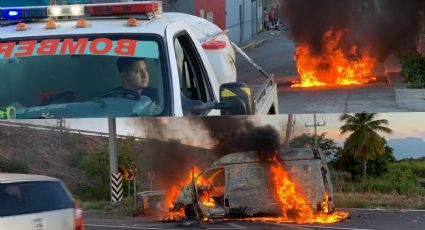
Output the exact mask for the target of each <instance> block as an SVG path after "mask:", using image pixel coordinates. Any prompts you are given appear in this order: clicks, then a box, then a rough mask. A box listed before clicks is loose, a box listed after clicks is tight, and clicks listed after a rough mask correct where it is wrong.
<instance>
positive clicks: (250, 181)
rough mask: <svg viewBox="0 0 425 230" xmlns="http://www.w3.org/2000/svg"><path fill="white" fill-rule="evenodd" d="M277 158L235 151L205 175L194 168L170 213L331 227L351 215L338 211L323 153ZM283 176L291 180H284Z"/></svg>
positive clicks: (282, 153)
mask: <svg viewBox="0 0 425 230" xmlns="http://www.w3.org/2000/svg"><path fill="white" fill-rule="evenodd" d="M274 155H275V156H274V157H270V156H269V157H264V156H262V154H259V152H256V151H253V152H240V153H233V154H229V155H226V156H224V157H222V158H221V159H219V160H218V161H217V162H215V163H213V164H212V165H211V166H210V167H209V168H207V169H205V170H203V171H202V172H199V171H197V170H195V169H192V172H191V180H190V182H189V183H187V184H186V185H185V186H183V187H181V189H180V191H179V192H178V193H177V194H174V197H173V199H172V204H170V212H171V215H175V217H177V216H179V215H180V217H183V218H184V217H186V218H189V219H210V220H211V219H217V218H230V217H232V218H233V217H249V218H252V217H254V218H256V217H258V219H254V218H253V219H252V220H276V221H291V220H292V221H293V222H297V223H313V222H322V223H325V222H326V223H330V222H336V221H339V220H341V219H344V218H346V217H347V216H348V213H346V212H335V205H334V202H333V201H334V199H333V198H334V196H333V188H332V183H331V179H330V174H329V170H328V167H327V164H326V161H325V159H324V156H323V154H322V152H321V151H320V150H317V149H289V150H285V149H281V151H280V152H279V153H275V154H274ZM282 172H283V174H282ZM286 172H287V173H286ZM285 173H286V174H285ZM282 178H288V180H287V181H284V182H282ZM289 178H290V179H289ZM279 181H280V182H279ZM285 186H286V187H285ZM290 190H293V191H292V192H293V194H290ZM301 191H302V192H301ZM286 192H288V194H283V193H286ZM171 195H172V196H173V194H171ZM288 197H289V198H288ZM288 199H289V200H290V202H288ZM300 206H304V207H300ZM305 212H307V213H305ZM325 215H326V216H325ZM306 216H307V217H306ZM264 217H275V219H266V218H264Z"/></svg>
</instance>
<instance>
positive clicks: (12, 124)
mask: <svg viewBox="0 0 425 230" xmlns="http://www.w3.org/2000/svg"><path fill="white" fill-rule="evenodd" d="M0 126H8V127H16V128H30V129H36V130H45V131H54V132H67V133H74V134H81V135H90V136H98V137H109V133H104V132H96V131H89V130H81V129H69V128H65V127H62V128H61V127H57V126H48V125H35V124H26V123H18V122H11V121H0ZM117 138H120V139H128V138H133V139H134V140H136V141H145V140H146V139H145V138H140V137H134V136H126V135H117Z"/></svg>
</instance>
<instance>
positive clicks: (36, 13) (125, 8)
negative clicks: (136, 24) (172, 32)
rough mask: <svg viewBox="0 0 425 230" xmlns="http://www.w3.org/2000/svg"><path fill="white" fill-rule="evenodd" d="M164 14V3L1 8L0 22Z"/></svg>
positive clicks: (146, 2)
mask: <svg viewBox="0 0 425 230" xmlns="http://www.w3.org/2000/svg"><path fill="white" fill-rule="evenodd" d="M160 13H162V2H160V1H145V2H137V3H134V2H131V3H109V4H75V5H53V6H37V7H13V8H0V20H3V21H4V20H6V21H7V20H13V21H19V20H30V19H42V18H48V17H62V16H88V17H107V16H118V15H135V14H146V15H148V18H151V17H153V16H155V15H156V14H160Z"/></svg>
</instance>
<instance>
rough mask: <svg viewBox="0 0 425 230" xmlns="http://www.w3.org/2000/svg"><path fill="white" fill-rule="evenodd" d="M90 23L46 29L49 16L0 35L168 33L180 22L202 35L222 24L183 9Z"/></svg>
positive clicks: (65, 23)
mask: <svg viewBox="0 0 425 230" xmlns="http://www.w3.org/2000/svg"><path fill="white" fill-rule="evenodd" d="M86 20H87V21H88V22H89V26H88V27H87V28H76V27H75V24H76V22H77V19H68V20H59V21H58V27H57V28H56V29H45V28H44V26H45V24H46V22H47V20H40V21H36V22H29V23H28V29H27V30H25V31H16V25H15V24H12V25H6V26H1V27H0V39H8V38H18V37H39V36H62V35H83V34H122V33H125V34H136V33H145V34H157V35H160V36H164V35H165V29H166V28H167V26H168V25H170V24H173V23H176V22H184V23H186V24H188V25H190V26H191V27H192V28H193V29H194V32H195V33H196V36H197V37H198V39H202V37H207V36H210V35H213V34H217V33H219V32H220V31H221V29H220V28H218V27H217V26H215V25H214V24H212V23H210V22H208V21H207V20H205V19H202V18H198V17H195V16H192V15H187V14H181V13H163V14H162V15H160V16H157V17H154V18H153V19H150V20H139V23H140V24H139V25H138V26H127V25H126V23H127V18H119V17H109V18H87V19H86Z"/></svg>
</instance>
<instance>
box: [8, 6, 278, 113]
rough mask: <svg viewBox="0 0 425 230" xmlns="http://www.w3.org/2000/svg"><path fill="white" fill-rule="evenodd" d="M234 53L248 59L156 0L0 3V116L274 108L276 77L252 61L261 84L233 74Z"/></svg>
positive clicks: (213, 29)
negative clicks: (133, 79) (132, 79)
mask: <svg viewBox="0 0 425 230" xmlns="http://www.w3.org/2000/svg"><path fill="white" fill-rule="evenodd" d="M235 51H237V52H240V53H241V55H240V56H241V57H245V58H247V60H248V61H250V62H251V63H253V62H252V60H250V59H249V57H247V56H246V54H244V53H243V52H242V51H241V50H240V49H239V48H238V47H237V46H236V45H234V44H233V43H232V42H231V41H229V39H228V37H227V36H226V31H223V30H221V29H220V28H218V27H217V26H215V25H214V24H212V23H211V22H209V21H207V20H204V19H202V18H198V17H195V16H191V15H186V14H180V13H163V12H162V3H161V2H160V1H143V2H131V3H108V4H72V5H49V6H39V7H8V8H0V119H40V118H100V117H145V116H186V115H196V116H209V115H254V114H258V115H262V114H276V113H278V112H279V109H278V103H277V90H276V84H275V82H274V81H273V76H272V75H269V74H267V73H265V71H263V70H262V69H261V68H260V67H258V66H257V65H255V63H253V64H254V65H255V66H256V67H257V69H258V70H260V72H261V73H263V75H264V76H265V78H264V79H265V81H264V84H262V85H247V84H245V83H242V82H237V81H236V80H237V73H236V67H235V57H236V55H235ZM140 63H143V64H140ZM139 65H142V66H143V71H145V72H144V75H145V76H144V83H143V84H144V86H143V87H140V88H136V89H137V90H136V89H134V88H130V87H125V86H126V84H127V86H128V84H129V82H128V80H125V77H126V76H127V75H128V74H131V73H132V72H131V71H139V72H140V71H141V70H140V69H139V70H138V69H137V68H138V67H137V68H136V69H134V68H133V67H134V66H139ZM124 73H127V75H124ZM146 79H147V80H146ZM143 84H141V85H143ZM139 85H140V82H139Z"/></svg>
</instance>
